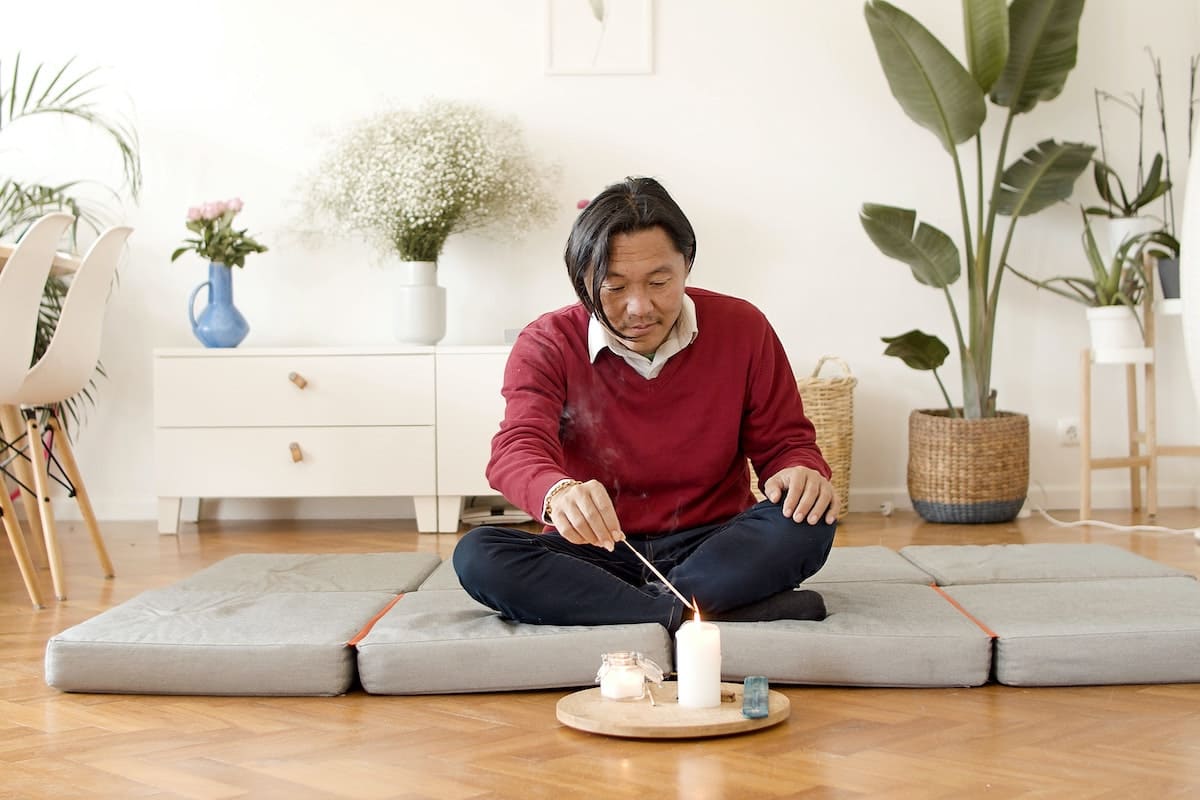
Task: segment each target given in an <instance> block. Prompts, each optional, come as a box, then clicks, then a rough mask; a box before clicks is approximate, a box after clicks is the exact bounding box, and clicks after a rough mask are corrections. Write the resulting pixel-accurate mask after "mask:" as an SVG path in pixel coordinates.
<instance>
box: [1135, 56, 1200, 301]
mask: <svg viewBox="0 0 1200 800" xmlns="http://www.w3.org/2000/svg"><path fill="white" fill-rule="evenodd" d="M1147 52H1148V53H1149V55H1150V64H1151V66H1152V67H1153V70H1154V89H1155V92H1154V95H1155V100H1156V104H1157V106H1158V125H1159V132H1160V133H1161V135H1162V142H1163V153H1164V154H1165V175H1166V179H1167V182H1168V184H1169V186H1168V189H1167V191H1166V193H1165V194H1164V195H1163V221H1164V223H1165V224H1164V226H1163V229H1162V230H1161V231H1160V232H1159V234H1158V235H1156V236H1155V237H1154V239H1153V241H1152V242H1151V245H1152V246H1151V247H1149V248H1148V250H1149V252H1150V254H1151V255H1153V256H1154V257H1155V259H1156V261H1157V262H1158V278H1159V287H1160V288H1161V289H1162V295H1163V298H1165V299H1167V300H1178V299H1179V297H1180V295H1181V286H1180V282H1179V255H1180V254H1179V250H1180V245H1179V239H1178V238H1177V237H1178V235H1179V233H1178V228H1176V227H1175V185H1174V183H1173V182H1172V181H1171V143H1170V139H1169V137H1168V136H1167V107H1166V95H1165V93H1164V92H1163V72H1162V60H1161V59H1159V58H1158V57H1157V56H1155V55H1154V52H1153V51H1151V50H1149V48H1147ZM1188 67H1189V71H1188V104H1187V109H1188V113H1187V132H1188V133H1187V154H1188V158H1189V159H1190V158H1191V156H1192V131H1193V130H1194V128H1195V126H1194V124H1193V123H1194V120H1195V113H1196V73H1197V70H1198V69H1200V55H1193V56H1192V57H1191V58H1190V59H1189V62H1188Z"/></svg>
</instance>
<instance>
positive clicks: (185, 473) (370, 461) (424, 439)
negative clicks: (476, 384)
mask: <svg viewBox="0 0 1200 800" xmlns="http://www.w3.org/2000/svg"><path fill="white" fill-rule="evenodd" d="M292 444H296V445H297V446H298V447H299V452H300V454H301V460H300V461H293V460H292V458H293V456H292V450H291V445H292ZM154 449H155V465H156V468H157V473H158V474H157V492H158V494H159V495H160V496H180V497H345V496H350V497H374V496H391V495H433V494H435V493H436V486H435V477H434V476H435V469H434V463H435V455H434V436H433V427H432V426H428V427H403V428H388V427H357V428H337V427H302V428H286V427H280V428H159V429H158V431H157V434H156V436H155V440H154Z"/></svg>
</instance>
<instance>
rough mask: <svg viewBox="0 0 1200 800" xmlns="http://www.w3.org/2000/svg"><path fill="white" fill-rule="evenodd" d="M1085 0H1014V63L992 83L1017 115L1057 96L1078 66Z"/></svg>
mask: <svg viewBox="0 0 1200 800" xmlns="http://www.w3.org/2000/svg"><path fill="white" fill-rule="evenodd" d="M1082 13H1083V0H1013V3H1012V5H1011V6H1009V9H1008V25H1009V47H1008V61H1007V62H1006V63H1005V65H1004V71H1003V72H1002V73H1001V74H1000V79H999V80H998V81H996V84H995V85H994V86H993V87H992V93H991V99H992V102H993V103H996V104H997V105H1000V106H1004V107H1005V108H1008V109H1011V110H1012V112H1013V113H1014V114H1022V113H1024V112H1026V111H1030V110H1031V109H1033V107H1034V106H1036V105H1037V104H1038V102H1039V101H1042V100H1053V99H1054V98H1055V97H1058V95H1059V94H1060V93H1061V92H1062V90H1063V86H1064V85H1066V82H1067V75H1068V74H1069V73H1070V71H1071V69H1072V68H1074V66H1075V54H1076V50H1077V48H1078V42H1079V16H1080V15H1081V14H1082Z"/></svg>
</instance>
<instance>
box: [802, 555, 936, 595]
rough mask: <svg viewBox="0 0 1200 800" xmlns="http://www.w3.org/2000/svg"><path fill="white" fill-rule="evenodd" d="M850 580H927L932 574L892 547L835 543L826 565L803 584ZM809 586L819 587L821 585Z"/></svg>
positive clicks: (901, 581) (930, 579)
mask: <svg viewBox="0 0 1200 800" xmlns="http://www.w3.org/2000/svg"><path fill="white" fill-rule="evenodd" d="M851 582H871V583H924V584H929V583H933V578H932V577H930V576H929V573H927V572H924V571H922V570H920V569H918V568H917V567H916V566H915V565H914V564H913V563H912V562H911V561H909V560H908V559H906V558H904V557H903V556H901V555H900V554H899V553H897V552H896V551H895V550H892V549H891V548H888V547H882V546H880V545H872V546H870V547H834V548H833V549H832V550H830V551H829V559H828V560H827V561H826V562H825V566H823V567H821V570H820V572H818V573H817V574H816V575H813V576H812V577H811V578H809V579H808V580H807V581H805V584H813V583H851ZM812 588H814V589H816V590H817V591H820V587H816V586H814V587H812Z"/></svg>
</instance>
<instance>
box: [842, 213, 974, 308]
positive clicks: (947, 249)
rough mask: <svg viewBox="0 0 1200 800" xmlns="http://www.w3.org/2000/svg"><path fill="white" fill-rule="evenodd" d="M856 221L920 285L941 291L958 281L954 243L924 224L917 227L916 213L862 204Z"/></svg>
mask: <svg viewBox="0 0 1200 800" xmlns="http://www.w3.org/2000/svg"><path fill="white" fill-rule="evenodd" d="M858 218H859V220H860V221H861V222H862V226H863V229H864V230H866V232H867V235H868V236H870V237H871V241H873V242H874V243H875V246H876V247H878V248H879V249H880V251H881V252H882V253H883V254H884V255H886V256H889V257H891V258H894V259H896V260H898V261H903V262H904V263H905V264H908V266H909V267H910V268H911V269H912V274H913V277H914V278H916V279H917V280H918V281H920V282H921V283H923V284H925V285H926V286H934V287H936V288H939V289H944V288H946V287H947V286H949V285H950V284H952V283H954V282H955V281H956V280H958V276H959V274H960V273H961V270H962V267H961V266H960V262H959V257H958V247H957V246H956V245H955V244H954V240H953V239H951V238H950V237H949V236H947V235H946V234H945V233H943V232H942V231H940V230H938V229H937V228H935V227H933V226H932V225H929V224H927V223H924V222H922V223H921V224H920V226H917V224H916V222H917V212H916V211H913V210H912V209H908V208H896V207H894V206H883V205H876V204H874V203H864V204H863V207H862V211H861V212H860V213H859V216H858ZM914 228H915V231H914Z"/></svg>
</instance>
